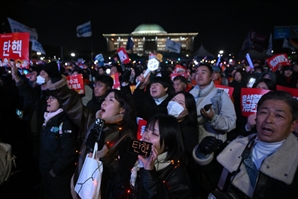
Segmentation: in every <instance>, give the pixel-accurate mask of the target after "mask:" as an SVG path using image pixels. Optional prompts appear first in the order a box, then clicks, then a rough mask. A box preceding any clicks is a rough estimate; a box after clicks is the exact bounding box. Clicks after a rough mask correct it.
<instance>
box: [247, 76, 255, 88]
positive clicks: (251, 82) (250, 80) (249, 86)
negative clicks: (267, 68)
mask: <svg viewBox="0 0 298 199" xmlns="http://www.w3.org/2000/svg"><path fill="white" fill-rule="evenodd" d="M255 82H256V78H253V77H251V78H250V79H249V81H248V83H247V88H252V86H253V85H254V83H255Z"/></svg>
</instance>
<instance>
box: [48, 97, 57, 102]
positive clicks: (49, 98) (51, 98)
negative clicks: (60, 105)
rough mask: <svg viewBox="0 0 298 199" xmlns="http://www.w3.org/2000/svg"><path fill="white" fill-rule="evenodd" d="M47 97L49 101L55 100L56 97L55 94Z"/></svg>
mask: <svg viewBox="0 0 298 199" xmlns="http://www.w3.org/2000/svg"><path fill="white" fill-rule="evenodd" d="M46 99H47V101H48V100H50V101H53V100H55V99H56V98H55V97H53V96H47V97H46Z"/></svg>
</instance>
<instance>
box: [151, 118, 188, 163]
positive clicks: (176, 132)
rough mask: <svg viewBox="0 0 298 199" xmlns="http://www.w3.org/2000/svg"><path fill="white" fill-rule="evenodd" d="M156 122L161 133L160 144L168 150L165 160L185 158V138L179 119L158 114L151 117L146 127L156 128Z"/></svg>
mask: <svg viewBox="0 0 298 199" xmlns="http://www.w3.org/2000/svg"><path fill="white" fill-rule="evenodd" d="M156 123H157V124H158V129H159V134H160V140H159V144H160V146H161V147H162V146H164V149H165V151H167V152H168V155H167V157H166V159H165V161H168V160H174V161H178V160H185V157H184V145H183V139H182V134H181V130H180V127H179V124H178V121H177V119H176V118H175V117H174V116H171V115H167V114H156V115H154V116H153V117H151V118H150V119H149V121H148V123H147V126H146V129H147V128H148V129H154V125H155V124H156Z"/></svg>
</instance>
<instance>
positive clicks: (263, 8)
mask: <svg viewBox="0 0 298 199" xmlns="http://www.w3.org/2000/svg"><path fill="white" fill-rule="evenodd" d="M0 5H1V6H0V7H1V20H2V21H3V20H5V19H7V17H9V18H11V19H14V20H16V21H18V22H20V23H23V24H24V25H26V26H28V27H30V28H35V29H36V31H37V33H38V41H39V42H40V43H41V44H42V45H44V46H47V45H51V46H62V47H63V48H64V49H69V50H70V49H71V50H72V49H73V50H74V51H76V50H78V49H80V50H86V51H88V50H90V49H91V43H92V46H93V49H94V51H95V52H96V51H97V52H98V53H101V52H105V51H106V43H105V39H104V37H103V36H102V34H103V33H130V32H133V31H134V29H135V28H136V27H137V26H138V25H140V24H143V23H156V24H159V25H160V26H161V27H163V28H164V30H165V31H167V32H168V33H177V32H178V33H179V32H198V33H199V34H198V36H197V37H196V38H195V43H194V50H196V49H198V48H199V47H200V45H201V44H203V46H204V47H205V48H206V49H207V50H208V51H210V52H211V53H213V54H217V52H218V51H219V50H221V49H223V50H224V51H225V52H227V53H230V52H235V53H237V52H238V51H239V50H240V48H241V45H242V43H243V41H244V39H245V37H246V35H247V33H248V32H249V30H250V29H253V30H257V31H259V32H262V33H264V34H267V35H268V36H269V35H270V33H273V29H274V26H288V25H298V14H297V13H298V2H297V1H265V2H263V1H256V2H250V3H248V2H247V1H244V0H238V1H219V2H217V1H205V2H201V1H109V2H107V1H12V0H11V1H4V2H3V1H1V3H0ZM4 8H6V9H4ZM89 20H90V21H91V26H92V27H91V28H92V37H91V38H78V37H76V27H77V26H78V25H80V24H83V23H85V22H87V21H89Z"/></svg>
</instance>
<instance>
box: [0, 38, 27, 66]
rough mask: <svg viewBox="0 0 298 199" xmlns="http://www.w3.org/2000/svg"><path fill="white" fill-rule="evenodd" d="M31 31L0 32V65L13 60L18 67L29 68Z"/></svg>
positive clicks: (5, 64)
mask: <svg viewBox="0 0 298 199" xmlns="http://www.w3.org/2000/svg"><path fill="white" fill-rule="evenodd" d="M29 35H30V34H29V33H8V34H0V49H1V53H0V66H7V64H8V62H10V61H11V60H13V61H14V62H15V63H16V66H17V67H18V68H27V69H28V68H29V63H30V62H29Z"/></svg>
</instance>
